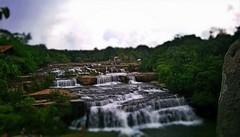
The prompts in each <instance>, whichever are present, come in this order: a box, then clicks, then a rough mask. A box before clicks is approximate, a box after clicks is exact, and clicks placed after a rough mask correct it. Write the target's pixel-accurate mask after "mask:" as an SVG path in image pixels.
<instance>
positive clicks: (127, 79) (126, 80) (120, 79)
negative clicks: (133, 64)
mask: <svg viewBox="0 0 240 137" xmlns="http://www.w3.org/2000/svg"><path fill="white" fill-rule="evenodd" d="M118 80H119V82H122V83H128V82H129V80H130V79H129V77H127V76H124V75H120V76H118Z"/></svg>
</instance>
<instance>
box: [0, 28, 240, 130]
mask: <svg viewBox="0 0 240 137" xmlns="http://www.w3.org/2000/svg"><path fill="white" fill-rule="evenodd" d="M239 36H240V27H239V28H237V31H236V32H235V34H234V35H229V34H226V33H223V32H222V31H219V33H218V34H217V35H216V36H212V35H211V36H210V37H209V38H208V39H201V38H200V37H197V36H195V35H185V36H179V35H177V36H176V37H175V38H174V39H173V40H171V41H167V42H165V43H163V44H161V45H158V46H156V47H154V48H149V47H148V46H146V45H139V46H138V47H137V48H113V47H111V46H109V47H107V48H106V49H102V50H99V49H97V48H95V49H94V50H89V51H86V50H55V49H47V47H46V46H45V45H44V44H38V45H29V44H28V41H29V40H31V35H30V34H26V33H12V32H9V31H7V30H3V29H1V30H0V46H5V45H11V46H13V49H12V50H11V51H10V53H4V52H2V53H0V134H1V133H4V132H11V131H15V132H17V133H19V132H20V131H21V130H23V128H24V129H25V130H26V131H35V132H36V133H42V134H56V133H59V132H63V131H64V130H62V129H65V128H66V125H64V123H62V122H61V121H59V120H56V117H63V116H64V115H66V114H67V113H69V111H66V112H61V111H60V110H61V109H60V108H59V106H57V105H52V106H50V107H46V108H36V107H35V106H33V105H32V104H33V99H32V98H30V97H27V96H24V91H21V89H18V88H17V86H16V85H17V83H18V82H19V76H21V75H25V74H29V73H34V72H37V71H38V69H40V68H42V67H45V66H47V65H48V64H52V63H67V62H96V61H106V60H109V59H112V58H113V57H114V56H119V57H120V58H121V60H122V61H124V62H134V61H136V60H137V59H141V64H140V66H139V71H154V72H156V73H157V74H158V76H159V77H158V79H159V82H160V83H165V84H166V85H167V87H168V89H169V90H170V91H171V92H174V93H177V94H180V95H183V96H185V97H186V98H187V100H188V102H190V103H191V105H192V106H194V107H195V108H196V110H197V112H198V114H200V115H201V116H204V117H207V118H211V119H215V118H216V112H217V111H216V110H217V100H218V96H219V92H220V89H221V73H222V65H223V58H224V55H225V53H226V52H227V50H228V48H229V46H230V45H231V44H232V43H233V42H234V41H236V40H237V39H238V38H239ZM47 83H48V84H49V82H47ZM48 84H46V83H43V85H42V86H41V88H44V87H47V86H49V85H48ZM50 84H51V83H50ZM52 96H53V97H52V99H53V100H56V95H52ZM57 96H60V95H57ZM59 98H60V102H65V104H67V106H69V104H68V103H67V98H64V97H63V98H62V97H57V99H58V100H59ZM36 117H37V118H36ZM39 123H41V124H39Z"/></svg>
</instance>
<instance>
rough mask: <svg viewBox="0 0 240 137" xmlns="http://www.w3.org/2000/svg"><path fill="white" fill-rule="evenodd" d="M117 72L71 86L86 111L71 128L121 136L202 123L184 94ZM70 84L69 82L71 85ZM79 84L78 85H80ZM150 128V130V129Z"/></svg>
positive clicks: (61, 82) (60, 82)
mask: <svg viewBox="0 0 240 137" xmlns="http://www.w3.org/2000/svg"><path fill="white" fill-rule="evenodd" d="M117 76H118V75H108V76H100V77H98V84H97V85H94V86H87V87H85V86H81V87H78V88H72V90H74V91H75V92H77V93H78V94H79V95H80V96H81V99H80V100H79V101H83V102H84V104H85V111H86V112H85V114H84V115H83V116H81V117H80V116H79V118H78V119H75V120H74V121H73V122H72V124H71V126H70V128H71V129H74V130H81V129H82V128H87V129H88V131H92V132H102V131H117V132H119V133H120V134H119V136H144V135H145V134H144V132H143V131H144V130H145V131H146V130H147V129H159V128H165V127H169V126H172V125H175V126H179V125H181V126H194V125H200V124H201V123H202V120H201V119H200V118H198V117H197V116H196V115H195V113H194V111H193V110H192V108H191V107H190V106H189V105H188V104H187V102H186V101H185V99H184V97H181V96H178V95H176V94H172V93H170V92H169V91H167V90H161V89H159V88H157V87H155V86H153V85H151V84H147V83H140V82H136V81H134V78H133V77H131V78H130V79H131V80H130V82H129V83H128V84H123V83H120V82H118V80H117ZM65 81H66V82H67V83H68V84H67V83H66V84H65V83H64V81H58V82H59V83H58V82H56V83H58V84H56V85H57V86H59V85H68V86H70V87H72V86H74V85H73V83H75V81H74V80H70V81H67V80H65ZM69 83H70V84H69ZM78 86H79V85H78ZM147 131H148V130H147Z"/></svg>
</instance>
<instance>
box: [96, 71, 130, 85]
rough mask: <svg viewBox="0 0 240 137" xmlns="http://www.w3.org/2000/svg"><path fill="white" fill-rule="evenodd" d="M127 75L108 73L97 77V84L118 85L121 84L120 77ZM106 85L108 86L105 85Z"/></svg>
mask: <svg viewBox="0 0 240 137" xmlns="http://www.w3.org/2000/svg"><path fill="white" fill-rule="evenodd" d="M126 75H127V74H126V73H108V74H106V75H100V76H98V77H97V84H100V85H101V84H105V83H109V84H116V83H118V82H119V76H126ZM105 85H106V84H105Z"/></svg>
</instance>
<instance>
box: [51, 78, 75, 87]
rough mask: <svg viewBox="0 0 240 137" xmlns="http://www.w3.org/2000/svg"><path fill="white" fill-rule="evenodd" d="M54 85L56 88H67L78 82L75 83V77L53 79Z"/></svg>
mask: <svg viewBox="0 0 240 137" xmlns="http://www.w3.org/2000/svg"><path fill="white" fill-rule="evenodd" d="M54 86H55V87H57V88H68V87H75V86H80V84H78V83H77V80H76V79H75V78H72V79H57V80H55V81H54Z"/></svg>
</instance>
